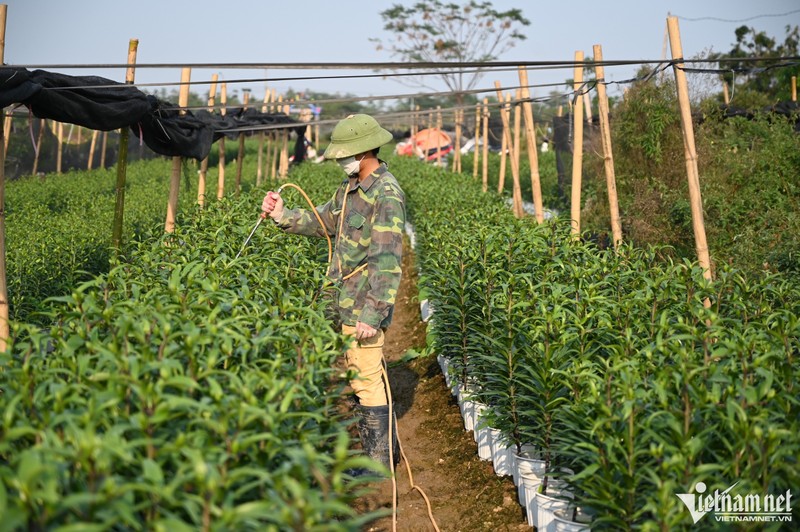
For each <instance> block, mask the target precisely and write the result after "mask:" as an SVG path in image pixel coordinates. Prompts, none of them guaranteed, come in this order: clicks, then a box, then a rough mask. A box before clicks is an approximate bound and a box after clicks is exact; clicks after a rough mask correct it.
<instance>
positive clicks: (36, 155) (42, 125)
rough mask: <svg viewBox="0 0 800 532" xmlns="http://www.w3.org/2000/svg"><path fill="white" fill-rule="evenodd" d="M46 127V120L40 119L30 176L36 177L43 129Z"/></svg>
mask: <svg viewBox="0 0 800 532" xmlns="http://www.w3.org/2000/svg"><path fill="white" fill-rule="evenodd" d="M46 127H47V120H46V119H44V118H42V119H41V120H39V133H38V134H37V135H36V148H35V149H34V152H35V153H34V154H33V170H31V174H33V175H36V172H37V171H38V170H39V156H40V155H41V154H42V139H43V138H44V128H46Z"/></svg>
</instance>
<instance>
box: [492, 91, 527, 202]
mask: <svg viewBox="0 0 800 532" xmlns="http://www.w3.org/2000/svg"><path fill="white" fill-rule="evenodd" d="M494 86H495V89H497V99H498V101H499V102H501V103H502V102H503V101H504V100H503V91H502V90H500V87H501V85H500V82H499V81H495V82H494ZM500 117H501V118H502V119H503V139H505V143H506V147H507V148H508V151H509V154H508V158H509V163H510V166H511V177H512V179H513V180H514V183H515V186H519V165H518V164H517V162H516V158H515V154H514V153H513V152H514V141H513V139H512V138H511V126H510V122H511V94H510V93H509V94H508V95H506V97H505V105H504V106H503V108H502V109H501V111H500ZM503 153H505V150H503ZM500 163H501V178H505V172H504V171H503V170H502V168H503V165H502V163H503V159H500ZM503 185H504V186H505V183H503ZM502 190H503V189H502V188H500V187H498V191H502ZM513 194H514V195H515V196H516V192H513ZM519 209H520V210H517V198H516V197H515V198H514V210H515V212H514V214H515V215H516V216H518V217H519V216H522V212H521V209H522V200H521V196H520V200H519Z"/></svg>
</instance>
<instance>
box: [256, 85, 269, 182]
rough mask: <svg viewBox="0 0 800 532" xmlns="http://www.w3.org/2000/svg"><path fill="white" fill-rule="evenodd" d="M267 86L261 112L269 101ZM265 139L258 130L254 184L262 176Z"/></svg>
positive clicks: (262, 133) (259, 180)
mask: <svg viewBox="0 0 800 532" xmlns="http://www.w3.org/2000/svg"><path fill="white" fill-rule="evenodd" d="M269 94H270V93H269V88H268V89H267V90H265V91H264V101H263V102H262V105H261V112H262V113H266V112H267V104H268V103H269ZM265 139H266V135H265V134H264V132H263V131H259V133H258V162H257V163H256V166H257V168H256V186H257V187H260V186H261V180H262V179H263V177H264V172H263V164H264V141H265Z"/></svg>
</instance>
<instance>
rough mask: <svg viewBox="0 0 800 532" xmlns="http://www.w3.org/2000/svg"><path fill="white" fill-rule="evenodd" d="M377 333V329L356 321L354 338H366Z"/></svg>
mask: <svg viewBox="0 0 800 532" xmlns="http://www.w3.org/2000/svg"><path fill="white" fill-rule="evenodd" d="M376 334H378V329H376V328H375V327H371V326H369V325H367V324H366V323H361V322H360V321H359V322H357V323H356V340H366V339H367V338H372V337H373V336H375V335H376Z"/></svg>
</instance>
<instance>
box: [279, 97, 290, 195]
mask: <svg viewBox="0 0 800 532" xmlns="http://www.w3.org/2000/svg"><path fill="white" fill-rule="evenodd" d="M278 108H279V109H280V111H281V112H282V113H283V114H285V115H287V116H288V114H289V105H288V104H284V103H283V94H281V95H280V96H278ZM279 144H280V160H279V161H278V177H279V178H281V179H283V178H284V177H286V173H287V171H288V167H289V153H288V152H289V132H288V131H287V130H285V129H282V130H281V133H280V142H279Z"/></svg>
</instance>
